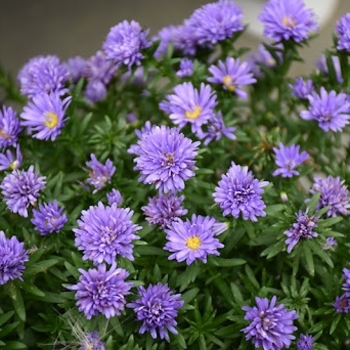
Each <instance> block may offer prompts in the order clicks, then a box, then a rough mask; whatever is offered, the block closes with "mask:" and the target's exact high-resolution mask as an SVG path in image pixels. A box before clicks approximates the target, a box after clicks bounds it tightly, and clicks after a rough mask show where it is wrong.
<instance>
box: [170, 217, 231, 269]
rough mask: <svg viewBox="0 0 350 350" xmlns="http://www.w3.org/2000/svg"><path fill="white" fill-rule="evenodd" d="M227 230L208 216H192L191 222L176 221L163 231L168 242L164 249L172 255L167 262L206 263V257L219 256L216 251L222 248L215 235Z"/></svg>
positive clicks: (223, 225)
mask: <svg viewBox="0 0 350 350" xmlns="http://www.w3.org/2000/svg"><path fill="white" fill-rule="evenodd" d="M227 228H228V227H227V224H225V223H220V222H217V221H216V220H215V219H214V218H212V217H210V216H206V217H204V216H201V215H198V216H197V215H195V214H193V215H192V218H191V220H188V219H187V220H186V221H182V220H181V219H177V220H174V221H173V222H172V223H171V224H170V225H169V226H168V228H167V229H165V232H166V234H167V235H166V239H167V241H168V242H167V243H166V245H165V247H164V249H165V250H168V251H169V252H171V253H173V254H171V255H170V256H169V260H173V259H176V260H177V261H178V262H182V261H184V260H186V264H187V265H191V264H192V263H193V262H194V261H196V260H197V259H200V260H202V261H203V262H204V263H206V262H207V256H208V255H211V254H213V255H220V254H219V252H218V251H217V249H219V248H223V247H224V245H223V244H221V243H220V241H219V240H218V239H217V238H215V235H218V234H220V233H222V232H224V231H225V230H227Z"/></svg>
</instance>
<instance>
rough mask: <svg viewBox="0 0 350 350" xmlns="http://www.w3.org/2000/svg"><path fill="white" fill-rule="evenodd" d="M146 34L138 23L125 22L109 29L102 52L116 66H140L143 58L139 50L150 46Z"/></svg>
mask: <svg viewBox="0 0 350 350" xmlns="http://www.w3.org/2000/svg"><path fill="white" fill-rule="evenodd" d="M148 32H149V30H146V31H143V30H142V28H141V26H140V24H139V23H138V22H136V21H131V22H128V21H126V20H125V21H123V22H120V23H119V24H117V25H116V26H114V27H112V28H111V29H110V31H109V33H108V35H107V37H106V40H105V42H104V43H103V50H104V51H105V53H106V55H107V57H108V59H110V60H113V61H114V62H115V63H116V64H117V65H120V64H125V65H127V66H128V67H131V66H132V65H134V64H136V65H140V63H141V60H142V59H143V57H144V56H143V54H142V53H141V50H143V49H146V48H147V47H149V46H150V44H151V43H150V41H148V39H147V35H148Z"/></svg>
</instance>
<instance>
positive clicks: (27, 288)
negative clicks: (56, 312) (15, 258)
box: [21, 283, 45, 297]
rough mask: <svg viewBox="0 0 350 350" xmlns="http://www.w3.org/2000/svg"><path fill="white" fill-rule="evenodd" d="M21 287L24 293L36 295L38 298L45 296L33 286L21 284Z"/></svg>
mask: <svg viewBox="0 0 350 350" xmlns="http://www.w3.org/2000/svg"><path fill="white" fill-rule="evenodd" d="M21 287H22V288H23V290H24V291H25V292H27V293H30V294H33V295H37V296H39V297H43V296H44V295H45V294H44V293H43V292H42V291H41V290H40V289H39V288H37V287H35V286H34V285H33V284H29V283H22V284H21Z"/></svg>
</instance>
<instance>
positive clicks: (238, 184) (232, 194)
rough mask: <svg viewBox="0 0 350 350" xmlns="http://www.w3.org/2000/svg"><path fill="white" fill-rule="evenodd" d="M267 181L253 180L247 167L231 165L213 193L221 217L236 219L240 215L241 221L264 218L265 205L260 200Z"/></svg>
mask: <svg viewBox="0 0 350 350" xmlns="http://www.w3.org/2000/svg"><path fill="white" fill-rule="evenodd" d="M266 185H268V181H261V182H259V181H258V180H257V179H254V177H253V174H252V172H251V171H249V170H248V167H247V166H243V167H242V166H241V165H236V164H235V163H234V162H232V163H231V167H230V168H229V169H228V171H227V173H226V174H223V175H222V176H221V180H220V181H219V184H218V187H216V188H215V192H214V193H213V196H214V200H215V203H216V204H218V205H219V206H220V208H221V209H222V210H223V216H226V215H228V214H231V215H232V216H233V217H235V218H236V219H237V218H238V217H239V216H240V214H242V217H243V220H252V221H257V220H258V218H257V216H265V215H266V213H265V212H264V209H265V207H266V205H265V203H264V202H263V200H262V199H261V195H262V193H263V192H264V190H263V189H262V187H264V186H266Z"/></svg>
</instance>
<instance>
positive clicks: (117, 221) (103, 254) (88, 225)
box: [73, 202, 141, 265]
mask: <svg viewBox="0 0 350 350" xmlns="http://www.w3.org/2000/svg"><path fill="white" fill-rule="evenodd" d="M133 214H134V212H133V211H132V210H130V209H129V208H126V209H124V208H117V205H116V204H113V205H111V206H106V207H105V206H104V205H103V204H102V202H99V203H98V205H97V206H90V208H89V209H88V210H83V211H82V215H81V218H80V219H79V220H78V225H79V228H74V229H73V231H74V233H75V245H76V246H77V247H78V249H79V250H83V251H84V256H83V259H84V260H86V259H89V260H91V261H93V263H94V264H95V265H97V264H101V263H103V262H107V263H108V264H112V263H113V262H114V261H115V260H116V257H117V255H120V256H123V257H126V258H128V259H129V260H134V257H133V255H132V253H133V248H134V246H133V245H132V243H131V242H132V241H133V240H135V239H137V238H139V237H138V236H136V235H135V233H136V231H138V230H140V229H141V227H140V226H137V225H135V224H133V222H132V221H131V217H132V215H133Z"/></svg>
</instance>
